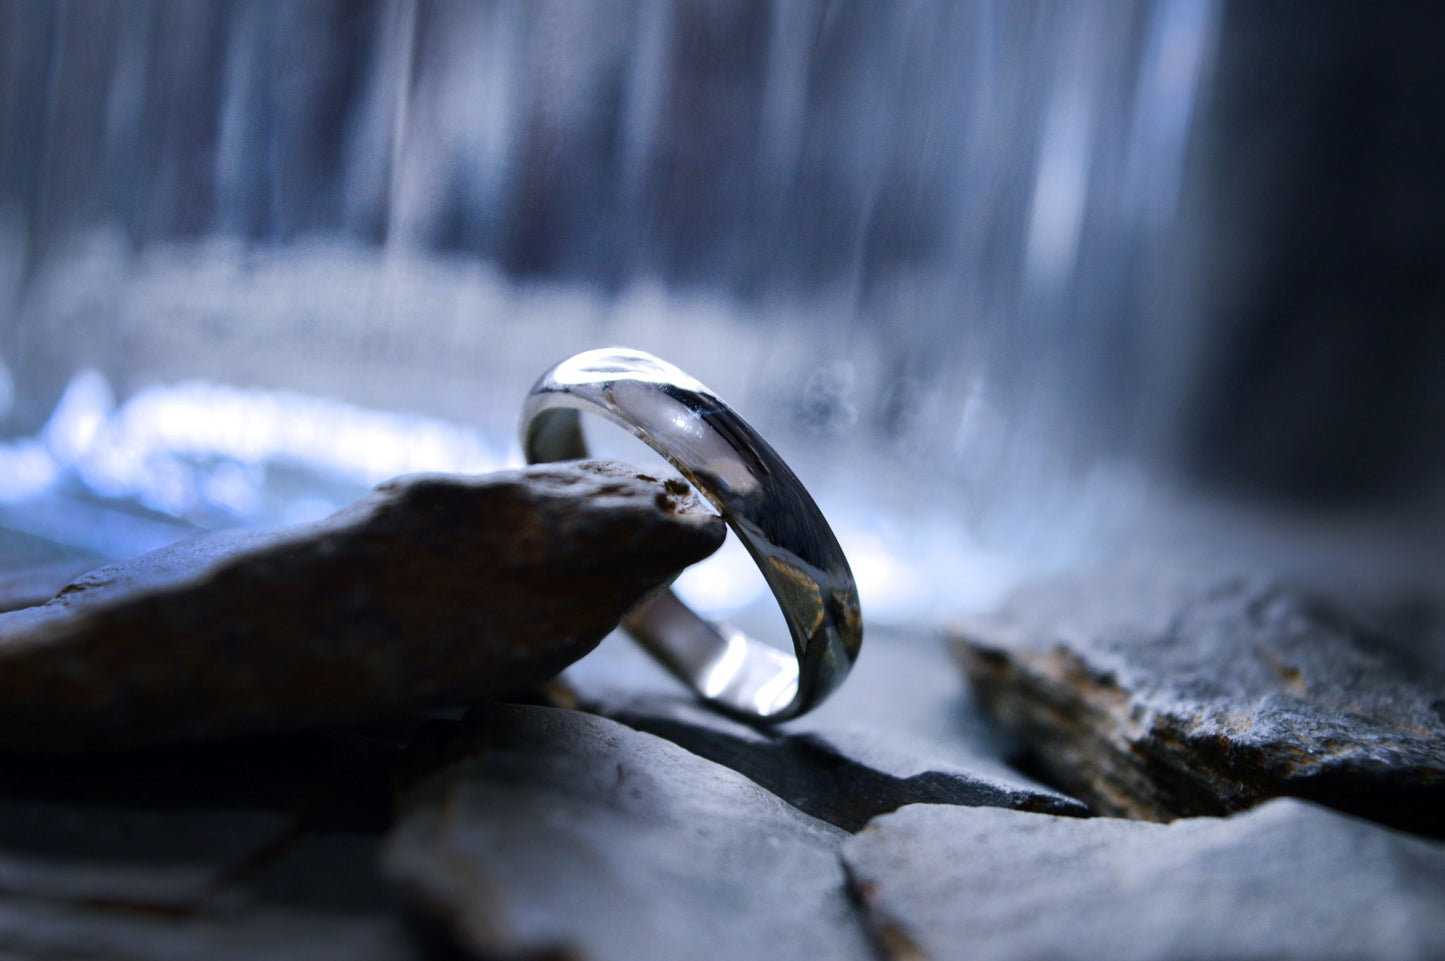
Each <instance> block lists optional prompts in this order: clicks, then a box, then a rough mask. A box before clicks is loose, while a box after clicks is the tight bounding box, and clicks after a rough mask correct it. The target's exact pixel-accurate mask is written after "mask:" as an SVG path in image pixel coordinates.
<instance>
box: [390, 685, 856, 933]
mask: <svg viewBox="0 0 1445 961" xmlns="http://www.w3.org/2000/svg"><path fill="white" fill-rule="evenodd" d="M464 727H465V728H466V730H465V731H464V733H463V734H462V735H461V737H460V739H459V742H458V743H457V744H454V745H453V746H452V756H453V758H454V759H453V760H452V761H451V763H449V764H447V765H444V766H443V767H442V768H441V770H440V771H439V772H438V773H437V774H435V775H434V776H433V777H431V778H430V779H427V780H424V781H422V782H421V784H420V785H419V786H418V787H416V788H415V789H414V790H413V792H412V793H411V794H410V796H409V797H408V798H407V799H406V800H404V802H403V806H402V811H401V815H400V818H399V821H398V825H397V827H396V829H395V831H394V832H393V834H392V837H391V839H390V841H389V842H388V845H387V852H386V858H385V866H386V870H387V873H388V875H389V876H390V877H391V878H392V879H393V880H394V882H395V883H396V884H397V885H398V887H399V890H400V891H402V892H403V893H404V894H405V895H406V896H407V897H408V898H409V900H410V901H411V902H412V903H413V904H414V905H415V906H416V907H417V909H418V910H419V911H421V912H422V913H423V914H424V915H425V916H427V917H430V918H432V919H434V920H435V921H436V922H437V923H438V924H440V925H441V926H442V928H443V929H444V930H445V931H446V932H448V934H449V935H450V937H451V939H452V940H453V941H454V943H455V945H456V946H457V947H458V948H459V949H460V950H461V951H462V952H464V953H466V954H468V955H475V956H478V957H484V958H511V957H527V958H533V957H548V958H579V959H581V958H586V959H617V961H647V959H652V958H658V959H672V958H683V957H685V958H694V959H701V961H706V959H711V958H717V959H729V961H731V959H734V958H750V959H767V958H778V959H789V961H792V959H796V958H838V959H848V958H857V959H864V958H871V957H872V953H871V950H870V946H869V944H868V942H867V938H866V936H865V935H864V933H863V930H862V928H861V926H860V924H859V921H858V917H857V913H856V910H855V909H854V907H853V905H852V904H851V903H850V901H849V900H848V897H847V893H846V888H845V883H844V876H843V869H842V865H841V863H840V861H839V858H838V848H839V844H840V843H841V841H842V840H843V838H844V837H846V835H845V833H844V832H842V831H840V830H838V829H837V828H835V827H832V826H831V825H828V824H824V823H823V822H821V821H818V820H815V819H813V818H811V817H808V816H807V815H805V814H802V813H800V812H799V811H798V810H796V809H795V808H793V807H792V806H790V805H788V804H786V803H784V802H783V801H781V800H779V799H778V798H776V797H774V796H773V795H771V794H769V793H768V792H767V791H764V790H763V789H762V788H760V787H758V786H757V785H756V784H754V783H752V782H751V781H749V780H747V779H746V778H744V777H742V776H741V775H739V774H737V773H735V772H733V771H730V770H728V769H726V768H724V767H721V766H719V765H717V764H714V763H712V762H711V761H707V760H704V759H703V758H700V757H697V756H696V755H693V754H691V753H689V752H687V751H684V750H682V749H681V748H679V747H677V746H676V745H674V744H671V743H669V742H667V741H665V740H663V739H661V738H657V737H654V736H652V735H650V734H644V733H641V732H638V731H634V730H631V729H630V728H627V727H625V726H623V725H621V724H618V723H615V722H613V721H610V720H607V719H605V718H600V717H595V716H592V715H588V714H585V713H582V712H579V711H571V710H565V709H559V708H547V707H518V706H504V705H482V706H479V707H478V708H476V709H475V710H474V712H473V714H472V715H471V716H469V718H468V720H467V721H466V722H464Z"/></svg>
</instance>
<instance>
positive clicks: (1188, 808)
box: [958, 575, 1445, 836]
mask: <svg viewBox="0 0 1445 961" xmlns="http://www.w3.org/2000/svg"><path fill="white" fill-rule="evenodd" d="M958 650H959V653H960V656H961V658H962V661H963V664H964V667H965V669H966V670H967V672H968V674H969V676H970V677H971V678H972V680H973V682H974V685H975V689H976V691H977V693H978V695H979V698H980V700H981V701H982V703H983V704H984V705H985V706H986V707H987V709H988V710H989V711H990V712H991V713H992V714H993V715H994V716H995V717H996V718H998V719H999V720H1000V721H1002V722H1003V724H1004V726H1006V727H1007V728H1008V729H1010V730H1011V731H1013V732H1014V733H1016V734H1018V735H1019V736H1021V737H1022V738H1024V739H1025V740H1026V741H1027V742H1028V743H1029V744H1030V745H1031V747H1032V749H1033V751H1034V752H1035V754H1036V755H1037V758H1038V760H1039V762H1040V763H1041V764H1042V765H1043V767H1044V768H1045V769H1046V770H1047V771H1048V772H1049V774H1050V775H1051V776H1052V778H1053V779H1054V780H1055V781H1056V782H1057V783H1059V784H1060V785H1062V786H1063V787H1064V788H1065V789H1067V790H1069V791H1071V792H1072V793H1074V794H1076V795H1077V796H1079V797H1080V798H1082V799H1083V800H1085V801H1087V802H1088V803H1089V804H1090V805H1092V806H1093V807H1095V808H1096V809H1097V810H1099V811H1101V812H1103V813H1106V814H1112V815H1118V816H1123V817H1132V818H1143V819H1146V820H1158V821H1165V820H1169V819H1171V818H1176V817H1187V816H1194V815H1219V814H1226V813H1229V812H1233V811H1239V810H1242V809H1245V808H1248V807H1250V806H1251V805H1254V804H1258V803H1260V802H1261V801H1263V800H1265V799H1267V798H1271V797H1278V796H1282V795H1289V796H1295V797H1303V798H1309V799H1312V800H1316V801H1319V802H1320V803H1322V804H1326V805H1329V806H1331V807H1335V808H1339V809H1341V810H1344V811H1349V812H1352V813H1357V814H1360V815H1362V816H1365V817H1369V818H1373V819H1375V820H1379V821H1382V822H1384V823H1387V824H1391V825H1395V826H1398V827H1403V828H1406V829H1409V830H1413V831H1418V832H1422V833H1426V834H1431V835H1436V836H1440V835H1445V814H1442V812H1445V716H1442V714H1445V711H1442V705H1445V701H1442V700H1441V698H1442V694H1445V685H1442V683H1441V681H1440V680H1439V679H1437V678H1434V677H1431V676H1430V675H1428V674H1425V673H1422V672H1420V671H1418V670H1416V669H1414V668H1412V667H1410V666H1408V665H1406V664H1404V663H1403V662H1401V661H1399V660H1397V659H1396V657H1395V655H1394V654H1392V653H1391V649H1390V645H1388V644H1386V643H1385V642H1384V640H1383V639H1382V638H1380V637H1378V636H1377V635H1375V634H1374V632H1372V630H1371V629H1369V628H1368V627H1366V626H1365V625H1364V624H1363V623H1362V622H1361V621H1360V620H1359V619H1358V618H1356V617H1355V616H1354V615H1352V614H1351V613H1350V612H1348V611H1346V610H1344V609H1343V608H1341V607H1339V606H1337V605H1333V604H1330V603H1327V602H1325V601H1321V600H1319V599H1317V598H1314V597H1312V596H1310V595H1307V594H1305V593H1302V592H1300V591H1297V590H1293V589H1291V588H1289V587H1286V586H1282V585H1280V584H1277V583H1272V582H1270V581H1267V580H1259V579H1235V580H1225V581H1223V582H1221V581H1212V582H1191V581H1190V580H1189V579H1188V578H1176V577H1174V576H1173V575H1170V576H1168V577H1165V576H1162V575H1161V576H1160V577H1157V578H1150V577H1142V578H1138V579H1134V580H1131V581H1127V582H1121V581H1119V580H1111V579H1107V578H1104V577H1094V578H1083V577H1080V578H1075V579H1073V580H1070V581H1065V582H1061V583H1060V582H1056V583H1053V584H1049V585H1044V586H1041V587H1038V588H1035V589H1033V590H1030V591H1027V592H1025V593H1023V594H1021V595H1020V596H1019V597H1018V598H1016V599H1015V601H1013V602H1012V603H1010V605H1008V608H1007V609H1006V611H1005V612H1004V613H1003V614H1002V615H1001V616H1000V617H999V618H997V619H995V620H993V621H991V622H987V623H984V622H979V623H976V624H973V625H971V626H969V627H968V628H966V629H965V630H964V631H963V634H962V636H961V637H960V639H959V643H958Z"/></svg>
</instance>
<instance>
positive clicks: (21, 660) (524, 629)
mask: <svg viewBox="0 0 1445 961" xmlns="http://www.w3.org/2000/svg"><path fill="white" fill-rule="evenodd" d="M724 530H725V529H724V526H723V524H722V522H721V520H720V519H719V518H717V517H716V516H715V515H713V514H711V513H709V512H707V511H706V510H705V509H704V508H703V507H702V506H701V503H700V501H698V500H696V499H695V498H693V497H691V496H690V495H688V496H684V494H683V493H682V492H680V491H678V490H677V489H676V487H675V486H672V485H668V484H664V483H663V482H661V481H657V480H654V479H653V478H650V477H647V476H645V475H639V474H637V473H636V472H634V471H631V470H630V469H628V468H624V467H620V466H616V465H606V464H598V463H576V464H559V465H546V466H541V467H533V468H529V469H527V470H522V471H508V472H501V473H497V474H492V475H488V476H484V477H476V478H463V477H447V476H417V477H410V478H403V479H401V480H397V481H392V482H390V483H388V484H384V485H382V486H381V487H379V488H377V489H376V491H374V492H373V493H372V494H371V495H369V496H368V497H366V498H364V499H362V500H361V501H358V502H357V503H356V504H353V505H352V506H350V507H349V508H347V509H345V510H343V511H341V512H339V513H337V514H335V515H333V516H332V517H330V518H327V519H325V520H323V521H320V522H317V523H315V524H310V525H306V526H303V527H296V528H287V529H284V530H280V531H271V532H242V533H229V534H219V535H213V536H208V537H202V538H199V539H196V540H191V541H186V542H184V543H181V544H177V545H174V546H172V547H169V548H164V549H162V550H160V551H156V552H153V553H151V554H147V555H144V556H142V557H139V558H136V559H134V560H131V561H126V562H123V563H119V564H116V565H113V566H111V567H107V568H103V569H101V570H98V571H94V572H92V573H90V574H88V575H86V576H84V577H82V578H81V579H79V580H77V581H75V582H74V583H72V584H71V585H70V586H69V587H67V588H65V589H64V590H63V591H61V592H60V594H58V595H57V596H56V597H55V598H54V599H53V600H51V601H50V602H48V603H47V604H44V605H42V606H39V607H32V608H27V609H25V610H20V611H14V612H11V613H7V614H3V615H0V747H3V748H7V749H25V750H57V749H59V750H72V749H77V748H91V747H102V746H104V747H118V746H134V745H138V744H149V743H157V742H167V741H188V740H195V739H200V738H210V737H216V736H221V735H233V734H238V733H247V732H264V731H274V730H281V729H292V728H302V727H311V726H319V725H336V724H344V723H352V722H357V721H362V720H366V719H370V718H377V717H385V716H389V715H396V714H398V713H399V712H402V711H404V710H407V709H411V708H417V707H422V706H426V705H434V704H443V703H450V702H462V701H471V700H475V699H478V698H487V697H496V696H501V695H508V694H516V693H518V692H522V691H526V690H528V689H530V688H533V687H535V686H536V685H538V684H539V683H541V682H543V681H545V680H546V679H548V678H550V677H552V676H553V675H555V674H556V673H557V672H558V671H560V670H561V669H562V668H563V667H565V666H566V665H567V664H569V663H571V662H572V661H574V660H576V659H577V658H578V657H581V656H582V655H583V654H585V653H587V652H588V651H589V650H591V649H592V647H593V646H595V645H596V643H597V642H598V641H599V640H600V639H601V638H602V637H603V636H604V635H605V634H606V633H607V632H608V631H609V630H611V629H612V628H613V627H615V626H616V624H617V622H618V621H619V619H620V618H621V617H622V615H623V614H625V613H626V612H627V610H628V609H629V608H631V607H632V606H633V605H634V604H635V603H636V602H637V601H638V600H639V599H640V598H642V597H645V596H646V595H647V594H648V593H649V592H651V591H654V590H656V589H657V588H659V587H661V586H662V585H664V584H666V583H668V582H669V581H670V580H671V579H672V577H674V576H675V575H676V574H677V572H678V571H680V570H681V569H682V568H684V567H686V566H687V565H688V564H691V563H693V562H694V561H697V560H700V559H701V558H703V557H705V556H707V555H708V554H709V553H711V552H712V551H713V550H715V549H716V548H717V546H718V544H720V543H721V541H722V538H723V535H724Z"/></svg>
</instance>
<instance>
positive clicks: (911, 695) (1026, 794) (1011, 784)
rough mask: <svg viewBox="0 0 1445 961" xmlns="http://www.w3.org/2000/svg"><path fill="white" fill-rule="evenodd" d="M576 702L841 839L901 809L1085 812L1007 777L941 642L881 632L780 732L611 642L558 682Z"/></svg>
mask: <svg viewBox="0 0 1445 961" xmlns="http://www.w3.org/2000/svg"><path fill="white" fill-rule="evenodd" d="M560 680H561V682H562V683H564V684H565V685H566V690H567V694H568V696H569V697H570V698H571V703H573V704H575V705H577V706H579V707H582V708H584V709H586V710H588V711H592V712H594V713H598V714H602V715H605V716H607V717H610V718H613V719H614V720H618V721H621V722H622V723H624V724H626V725H628V726H629V727H632V728H635V729H637V730H641V731H647V732H648V733H651V734H656V735H658V736H659V737H665V738H667V739H668V740H669V741H672V742H673V743H675V744H678V745H680V746H682V747H685V748H687V749H688V750H689V751H692V752H693V753H694V754H699V755H701V756H703V757H705V758H707V759H709V760H711V761H716V762H717V763H719V764H722V765H725V766H727V767H730V768H732V769H733V770H735V771H738V772H739V773H741V774H743V775H745V776H747V777H748V778H750V779H751V780H753V781H755V782H757V783H758V784H760V785H762V786H763V787H765V788H767V789H768V790H769V791H772V792H773V793H774V794H776V795H778V796H779V797H781V798H782V799H783V800H785V801H787V802H789V803H790V804H793V805H794V806H796V807H798V808H799V809H801V810H802V811H805V812H806V813H808V814H811V815H813V816H814V817H816V818H820V819H822V820H824V821H827V822H829V823H830V824H834V825H837V826H838V827H841V828H843V829H844V830H846V831H857V830H860V829H861V828H862V827H863V826H864V825H865V824H867V823H868V822H869V821H870V820H872V819H873V818H874V817H876V816H877V815H879V814H883V813H886V812H888V811H893V810H896V809H898V808H899V807H902V806H903V805H905V804H918V803H935V804H967V805H984V804H986V805H995V806H1000V807H1010V808H1016V809H1019V810H1026V811H1041V812H1045V813H1049V814H1061V815H1073V816H1083V815H1085V814H1087V813H1088V812H1087V809H1086V808H1085V807H1084V805H1083V804H1081V803H1079V802H1078V801H1076V800H1074V799H1072V798H1069V797H1067V796H1065V795H1063V794H1060V793H1058V792H1057V791H1053V790H1051V789H1049V788H1046V787H1044V786H1043V785H1040V784H1038V783H1037V782H1035V781H1032V780H1031V779H1029V778H1027V777H1024V776H1023V775H1021V774H1019V773H1018V772H1017V771H1014V770H1012V769H1011V768H1010V767H1008V765H1007V764H1006V763H1005V761H1004V758H1005V756H1006V754H1007V753H1008V750H1009V748H1010V747H1011V746H1012V745H1010V744H1009V743H1008V742H1007V741H1006V740H1004V739H1001V738H999V736H998V734H997V733H996V732H993V731H991V730H989V726H988V725H987V723H986V721H985V719H984V718H983V717H982V716H980V715H979V714H978V712H977V709H976V708H975V707H974V706H973V705H972V704H971V703H970V698H969V694H968V689H967V686H966V685H964V684H962V683H960V681H959V679H958V676H957V671H956V670H955V668H954V665H953V663H952V662H951V661H950V659H949V657H948V654H947V652H946V651H945V650H944V647H943V644H942V642H941V641H940V640H939V639H938V638H936V637H933V636H930V635H919V634H907V633H902V632H888V631H877V632H874V633H873V634H871V635H870V636H869V638H868V642H867V644H865V645H864V648H863V655H862V657H860V658H859V660H858V663H857V664H856V665H855V666H854V669H853V672H852V674H850V675H849V677H848V680H847V681H846V682H845V683H844V684H843V686H842V687H841V688H839V689H838V691H837V692H835V693H834V694H833V696H832V697H831V698H830V699H829V700H828V701H827V702H826V703H825V704H824V705H823V706H822V707H820V708H819V709H818V710H816V711H814V712H813V713H811V714H808V715H805V716H804V717H802V718H799V719H797V720H795V721H791V722H789V723H787V724H785V725H781V726H779V727H777V728H764V727H752V726H749V725H747V724H743V723H740V722H738V721H735V720H732V719H730V718H727V717H724V716H722V715H720V714H718V713H717V712H715V711H713V710H711V709H709V708H707V707H705V706H703V705H702V704H700V703H698V701H697V700H696V699H695V698H693V697H692V695H691V694H690V693H688V692H686V691H685V690H684V689H683V688H682V687H681V686H680V685H679V684H678V683H677V682H675V681H673V680H672V679H671V678H670V677H668V676H667V675H666V674H665V673H663V672H662V671H661V670H660V669H656V668H654V667H652V665H651V661H650V659H648V658H647V655H646V654H644V653H642V651H641V650H640V648H638V647H637V646H636V644H635V643H633V642H632V641H631V640H630V639H629V638H627V637H625V636H623V635H613V636H612V637H609V638H608V639H607V640H606V641H605V642H604V643H603V644H602V645H601V646H600V647H599V648H598V650H597V651H595V652H594V653H593V654H592V655H591V656H589V657H587V658H586V659H584V660H582V661H579V662H578V663H577V664H575V665H573V666H572V667H570V668H568V670H567V671H566V672H565V673H564V674H563V675H562V678H561V679H560Z"/></svg>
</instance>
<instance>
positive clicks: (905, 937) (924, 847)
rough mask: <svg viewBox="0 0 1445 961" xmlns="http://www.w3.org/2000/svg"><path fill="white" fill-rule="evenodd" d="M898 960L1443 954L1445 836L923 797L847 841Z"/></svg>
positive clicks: (1307, 815) (1272, 811) (1274, 813)
mask: <svg viewBox="0 0 1445 961" xmlns="http://www.w3.org/2000/svg"><path fill="white" fill-rule="evenodd" d="M844 860H845V862H846V864H847V866H848V872H849V876H850V878H851V879H852V883H853V885H854V888H855V891H856V892H857V894H858V896H859V899H860V901H861V903H862V904H863V905H864V909H865V912H866V915H867V918H868V921H869V924H870V927H871V929H872V930H873V932H874V935H875V937H876V939H877V942H878V943H879V944H880V945H881V946H882V948H883V951H884V953H885V954H886V955H887V956H888V957H890V958H898V959H905V958H906V959H909V961H917V959H932V961H945V959H950V958H959V959H964V958H966V959H969V961H994V959H999V961H1002V959H1016V958H1017V959H1024V958H1052V959H1058V961H1069V959H1072V958H1078V959H1094V958H1112V959H1118V961H1129V959H1135V958H1137V959H1141V961H1142V959H1150V961H1168V959H1176V958H1177V959H1181V961H1183V959H1192V958H1271V959H1315V958H1320V959H1325V958H1330V959H1333V958H1357V959H1372V958H1381V959H1385V958H1388V959H1392V961H1398V959H1412V958H1421V959H1425V958H1435V957H1438V956H1439V952H1440V946H1441V945H1442V944H1445V912H1442V911H1441V910H1440V906H1441V904H1445V847H1442V846H1441V845H1439V844H1437V843H1434V842H1430V841H1424V840H1422V839H1419V838H1414V837H1410V836H1408V835H1404V834H1398V833H1396V832H1394V831H1392V830H1389V829H1387V828H1382V827H1380V826H1378V825H1375V824H1371V823H1370V822H1367V821H1361V820H1357V819H1355V818H1352V817H1348V816H1345V815H1341V814H1338V813H1335V812H1333V811H1330V810H1327V809H1325V808H1321V807H1317V806H1315V805H1313V804H1311V803H1308V802H1304V801H1298V800H1294V799H1280V800H1275V801H1270V802H1268V803H1266V804H1263V805H1261V806H1259V807H1257V808H1255V809H1253V810H1251V811H1249V812H1248V813H1245V814H1238V815H1234V816H1233V817H1230V818H1227V819H1214V818H1196V819H1185V820H1178V821H1175V822H1173V823H1172V824H1169V825H1160V824H1148V823H1144V822H1140V821H1120V820H1114V819H1109V818H1093V819H1088V820H1078V819H1067V818H1056V817H1049V816H1046V815H1038V814H1023V813H1018V812H1015V811H1005V810H999V809H990V808H957V807H942V806H937V805H917V806H914V807H909V808H905V809H903V810H901V811H898V812H897V813H895V814H889V815H885V816H884V817H881V818H879V819H878V820H877V821H875V822H874V823H873V824H872V825H870V826H869V827H868V829H867V830H865V831H864V832H863V833H861V834H859V835H857V836H856V837H853V838H851V839H850V840H849V841H848V842H847V844H846V845H845V846H844Z"/></svg>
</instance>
